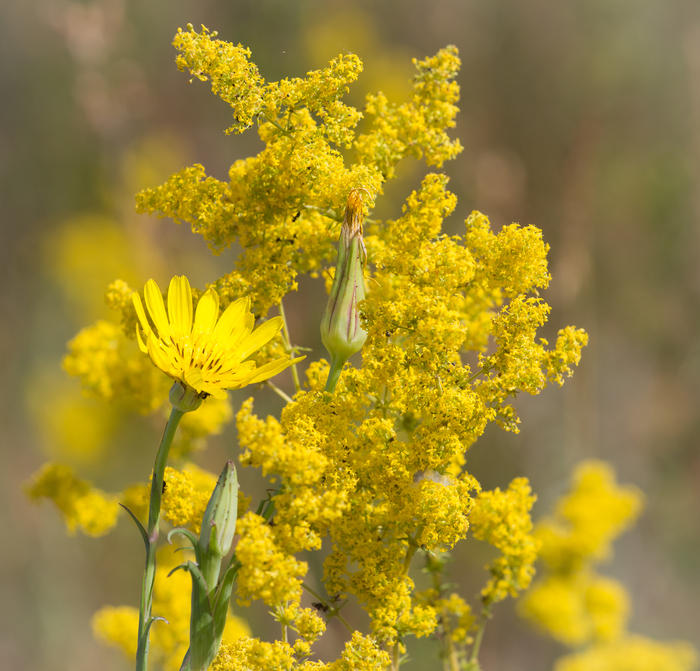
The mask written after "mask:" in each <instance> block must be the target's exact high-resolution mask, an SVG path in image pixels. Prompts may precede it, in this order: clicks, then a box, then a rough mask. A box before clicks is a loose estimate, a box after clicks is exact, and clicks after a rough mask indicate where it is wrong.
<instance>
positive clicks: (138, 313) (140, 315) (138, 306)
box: [131, 291, 151, 351]
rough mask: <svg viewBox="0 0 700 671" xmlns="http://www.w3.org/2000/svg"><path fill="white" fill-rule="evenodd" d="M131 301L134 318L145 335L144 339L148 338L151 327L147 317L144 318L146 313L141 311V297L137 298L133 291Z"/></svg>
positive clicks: (136, 293)
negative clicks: (134, 310)
mask: <svg viewBox="0 0 700 671" xmlns="http://www.w3.org/2000/svg"><path fill="white" fill-rule="evenodd" d="M131 300H132V302H133V303H134V308H135V309H136V316H137V317H138V320H139V322H141V327H142V328H143V332H144V333H145V334H146V337H148V334H149V333H150V332H151V325H150V324H149V323H148V317H146V311H145V310H144V309H143V303H142V302H141V296H139V293H138V291H134V293H133V294H131ZM137 331H138V330H137ZM144 351H145V350H144Z"/></svg>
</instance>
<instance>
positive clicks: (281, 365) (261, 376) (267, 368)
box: [245, 356, 306, 384]
mask: <svg viewBox="0 0 700 671" xmlns="http://www.w3.org/2000/svg"><path fill="white" fill-rule="evenodd" d="M305 358H306V357H305V356H300V357H299V358H297V359H277V361H271V362H270V363H266V364H265V365H264V366H260V368H258V369H257V370H256V371H255V372H254V374H253V375H251V377H249V378H246V380H245V384H255V383H256V382H264V381H265V380H269V379H270V378H271V377H274V376H275V375H277V373H281V372H282V371H283V370H284V369H285V368H289V366H291V365H292V364H293V363H297V361H302V360H303V359H305Z"/></svg>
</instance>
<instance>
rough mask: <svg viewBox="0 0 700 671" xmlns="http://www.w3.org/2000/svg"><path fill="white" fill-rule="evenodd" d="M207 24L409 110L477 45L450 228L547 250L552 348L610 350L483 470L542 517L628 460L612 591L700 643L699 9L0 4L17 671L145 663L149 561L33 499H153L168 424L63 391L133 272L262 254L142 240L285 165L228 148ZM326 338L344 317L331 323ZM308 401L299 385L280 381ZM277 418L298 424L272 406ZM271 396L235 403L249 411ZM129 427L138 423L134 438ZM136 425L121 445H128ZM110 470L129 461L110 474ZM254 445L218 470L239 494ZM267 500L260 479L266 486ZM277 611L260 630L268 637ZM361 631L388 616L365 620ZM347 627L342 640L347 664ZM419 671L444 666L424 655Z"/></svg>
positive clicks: (1, 215)
mask: <svg viewBox="0 0 700 671" xmlns="http://www.w3.org/2000/svg"><path fill="white" fill-rule="evenodd" d="M188 22H191V23H193V24H194V25H195V26H196V27H198V26H199V25H200V24H204V25H206V26H207V27H208V28H209V29H210V30H217V31H219V34H220V37H221V38H222V39H226V40H229V41H232V42H234V43H238V42H241V43H242V44H243V45H245V46H248V47H249V48H250V49H251V50H252V52H253V56H252V59H253V61H254V62H256V63H257V64H258V66H259V67H260V70H261V73H262V75H263V76H264V77H265V78H266V79H268V80H276V79H279V78H283V77H288V76H289V77H291V76H303V75H304V74H305V73H306V72H307V71H308V70H310V69H317V68H321V67H323V66H324V65H326V64H327V62H328V60H330V59H331V58H333V57H335V56H337V55H338V53H347V52H354V53H357V54H358V55H359V56H360V57H361V58H362V59H363V60H364V62H365V72H364V74H363V76H362V77H361V79H360V81H359V82H358V83H357V84H356V85H355V86H354V88H353V89H352V90H351V93H350V95H349V96H348V98H347V100H348V101H350V102H351V103H353V104H356V105H361V104H362V100H363V98H364V95H365V94H366V93H367V92H370V91H376V90H379V89H381V90H383V91H384V92H385V93H386V94H387V95H388V96H389V98H390V99H393V100H396V101H401V99H402V96H403V95H405V93H406V92H407V90H408V80H409V79H410V77H411V76H412V72H413V67H412V65H411V58H413V57H417V58H423V57H425V56H427V55H432V54H434V53H435V52H436V51H437V50H438V49H439V48H440V47H442V46H445V45H447V44H455V45H456V46H457V47H458V48H459V51H460V55H461V58H462V62H463V68H462V73H461V75H460V79H459V82H460V85H461V87H462V99H461V102H460V108H461V114H460V115H459V117H458V126H457V128H456V130H455V134H456V135H457V136H458V137H459V138H460V139H461V141H462V143H463V144H464V146H465V151H464V152H463V153H462V155H461V156H460V157H459V158H458V160H456V161H453V162H452V163H451V164H447V165H446V166H445V168H444V170H445V172H446V173H447V174H448V175H449V176H450V177H451V188H452V190H453V191H454V192H455V193H456V194H457V195H458V197H459V205H458V209H457V211H456V212H455V214H453V215H452V216H451V217H450V219H449V220H448V221H447V222H446V228H447V230H448V231H450V232H453V233H459V232H460V231H461V230H462V227H463V221H464V219H465V218H466V216H467V215H468V214H469V213H470V212H471V211H472V210H474V209H478V210H480V211H482V212H484V213H486V214H487V215H489V216H490V218H491V221H492V223H493V225H494V227H495V228H498V227H500V226H501V225H503V224H505V223H510V222H511V221H515V222H519V223H521V224H524V225H525V224H533V225H535V226H538V227H540V228H542V229H543V231H544V235H545V240H546V241H547V242H548V243H549V244H550V245H551V252H550V268H551V272H552V275H553V280H552V283H551V287H550V289H548V290H547V291H546V292H545V294H544V298H545V299H546V300H547V301H548V302H549V303H550V304H551V305H552V307H553V310H552V314H551V317H550V323H549V324H548V325H547V328H546V329H544V333H543V335H544V336H545V337H546V336H552V335H553V334H555V333H556V330H557V329H559V328H561V327H563V326H565V325H567V324H575V325H576V326H580V327H583V328H585V329H586V330H587V331H588V333H589V334H590V345H589V346H588V348H586V350H585V351H584V357H583V361H582V363H581V366H580V367H579V369H578V370H577V371H576V374H575V376H574V377H573V378H572V379H571V380H569V381H568V382H567V383H566V384H565V386H564V387H563V388H562V389H558V388H553V389H548V390H547V391H546V392H545V393H543V394H542V395H540V396H539V397H535V398H529V397H528V398H520V399H519V400H518V402H517V406H518V408H519V410H520V413H521V417H522V425H521V427H522V431H521V433H520V434H519V435H511V434H506V433H504V432H502V431H500V430H498V429H496V428H492V429H489V430H488V431H487V433H486V434H485V435H484V436H483V438H482V439H481V440H479V441H478V442H477V444H476V445H475V446H474V447H473V448H472V449H471V450H470V452H469V453H468V468H469V470H470V471H471V472H473V473H474V474H475V475H476V477H477V478H478V479H479V480H480V481H481V482H482V483H483V484H484V486H485V487H494V486H501V487H503V486H505V485H507V483H508V482H509V481H510V480H511V479H512V478H513V477H515V476H518V475H524V476H527V477H528V478H530V480H531V481H532V483H533V485H534V488H535V491H536V492H538V494H539V502H538V503H537V505H536V508H535V511H534V515H535V517H537V516H538V515H541V514H543V513H544V512H546V511H547V510H548V509H549V508H550V506H551V504H552V501H553V500H554V499H555V498H556V497H557V496H559V495H560V494H561V493H562V492H563V491H564V489H565V487H566V483H567V479H568V477H569V475H570V473H571V469H572V466H573V465H574V464H575V463H576V462H577V461H578V460H580V459H582V458H586V457H597V458H602V459H605V460H608V461H610V462H611V463H612V464H613V465H614V466H615V468H616V469H617V472H618V477H619V480H620V481H621V482H625V483H634V484H636V485H638V486H640V487H641V488H642V489H643V490H644V492H645V493H646V495H647V508H646V512H645V514H644V516H643V517H642V519H641V520H640V522H639V523H638V525H637V527H636V528H635V529H634V530H633V531H631V532H628V533H627V534H626V535H624V536H623V537H622V539H621V540H620V541H619V542H618V543H617V546H616V556H615V559H614V561H613V562H611V564H610V565H609V566H607V567H606V569H605V571H604V572H607V573H608V574H609V575H612V576H614V577H616V578H618V579H620V580H622V581H623V582H624V583H625V584H626V586H627V587H628V589H629V590H630V592H631V595H632V598H633V605H634V616H633V618H632V623H631V627H630V628H631V630H632V631H635V632H638V633H641V634H644V635H647V636H650V637H654V638H658V639H662V640H665V639H676V638H683V639H686V640H690V641H692V642H693V643H695V644H696V645H700V451H699V450H698V446H699V445H700V338H699V337H698V336H699V334H698V324H699V322H700V245H699V241H700V235H699V233H700V5H699V4H698V3H697V0H634V1H632V0H558V1H554V0H510V1H506V0H430V2H428V1H426V0H401V1H399V0H386V1H384V2H370V1H369V0H367V1H365V2H353V1H350V0H346V1H345V2H335V1H328V0H326V1H324V2H321V1H319V0H300V1H298V2H290V1H286V2H285V1H283V0H237V1H236V2H221V1H218V2H216V1H214V0H198V1H197V2H194V1H192V0H147V1H145V2H144V1H143V0H141V1H136V0H94V1H88V0H82V1H77V0H76V1H72V0H23V1H22V2H17V1H11V0H8V1H6V2H3V3H0V277H1V278H2V288H3V290H2V292H1V293H0V379H2V387H1V392H0V393H1V394H2V398H1V401H0V441H1V443H0V447H1V450H2V452H1V454H0V459H1V461H0V478H1V482H0V520H1V522H0V529H2V531H3V538H2V542H1V543H0V595H1V597H0V668H2V669H7V670H8V671H10V670H11V671H35V670H37V671H38V670H42V671H53V670H59V669H61V670H62V669H71V671H83V670H85V671H88V670H90V671H93V670H94V669H101V670H105V671H111V670H114V671H117V670H121V669H128V668H131V663H130V662H127V661H125V660H123V659H122V658H121V656H120V653H118V652H117V651H115V650H111V649H108V648H104V647H102V646H101V645H100V644H98V643H97V642H95V641H94V640H93V639H92V636H91V632H90V625H89V620H90V617H91V615H92V613H93V612H94V611H95V610H97V609H98V608H99V607H101V606H102V605H105V604H114V605H118V604H122V603H130V604H136V603H137V600H138V589H139V582H140V572H141V570H142V556H141V553H142V547H140V543H141V541H140V540H139V538H138V536H137V534H136V532H135V530H134V529H133V528H131V526H130V524H129V523H128V522H127V521H126V520H125V519H122V520H121V521H120V523H119V526H118V528H117V530H116V531H115V532H113V533H112V534H111V535H110V536H107V537H105V538H102V539H96V540H95V539H89V538H85V537H83V536H81V535H78V536H75V537H72V538H69V537H67V535H66V533H65V529H64V526H63V524H62V522H61V520H60V519H59V517H58V514H57V513H56V512H55V510H54V509H53V508H52V507H51V506H49V505H48V504H44V505H42V506H40V507H36V506H33V505H31V504H30V503H29V502H28V501H27V500H26V497H25V495H24V494H23V491H22V485H23V483H25V482H26V481H27V479H28V478H29V477H30V475H31V474H32V473H33V472H34V471H35V470H36V469H37V468H38V467H39V466H40V465H41V464H42V463H44V462H45V461H46V460H47V459H53V458H55V459H60V460H62V461H64V462H67V463H70V464H72V465H74V466H75V468H76V469H77V470H78V471H79V473H80V474H81V475H83V476H84V477H88V478H90V479H92V480H93V481H94V482H95V483H96V484H97V485H98V486H100V487H102V488H104V489H107V490H110V491H115V490H118V489H119V488H121V487H123V486H124V485H125V484H126V483H129V482H133V481H135V480H138V479H145V477H146V474H147V473H148V472H149V470H150V468H151V464H152V459H153V454H154V452H155V448H156V445H157V440H158V438H159V434H160V432H161V431H162V421H161V419H160V418H148V419H144V418H128V419H125V418H123V417H122V416H119V417H117V418H116V419H115V417H114V416H112V415H111V414H110V411H109V409H105V408H104V407H102V406H100V404H98V403H96V402H89V401H87V400H85V401H83V400H80V394H79V389H78V385H77V382H74V381H73V380H69V379H68V378H67V376H66V375H65V374H64V373H63V372H62V370H61V369H60V361H61V358H62V356H63V354H64V352H65V345H66V342H67V341H68V340H69V339H70V338H71V337H73V335H75V333H76V332H77V331H78V330H79V329H80V328H82V327H83V326H85V325H87V324H89V323H91V322H92V321H94V320H95V319H96V318H99V317H103V318H108V311H107V308H106V307H105V306H104V304H103V303H102V296H103V293H104V290H105V288H106V285H107V283H108V282H110V281H112V280H113V279H115V278H116V277H122V278H123V279H125V280H127V281H129V282H130V283H132V285H134V286H141V285H142V284H143V283H144V282H145V280H146V279H148V278H149V277H154V278H155V279H156V280H157V281H158V282H159V283H160V284H161V286H164V285H165V283H166V282H167V280H168V279H169V278H170V277H171V276H172V275H173V274H175V273H178V274H183V273H184V274H186V275H188V276H189V277H190V278H191V279H192V281H193V283H194V284H196V285H198V286H203V285H204V284H205V283H206V282H211V281H213V280H215V279H216V278H217V277H219V276H220V275H221V274H223V272H225V271H226V270H227V269H228V268H230V265H231V263H232V261H233V259H234V258H235V252H233V251H227V252H225V253H224V254H222V255H221V256H219V257H212V256H211V255H210V254H209V253H208V251H207V249H206V246H205V245H204V243H203V242H202V241H201V239H200V238H198V237H196V236H194V235H193V234H192V233H191V232H190V231H189V230H188V229H187V228H186V227H176V226H174V225H173V224H172V223H171V222H169V221H165V220H156V219H149V218H147V217H139V216H137V215H136V214H134V211H133V195H134V193H135V192H136V191H137V190H138V189H141V188H144V187H146V186H154V185H156V184H159V183H160V182H161V181H162V180H163V179H164V178H165V177H166V176H167V175H168V174H169V173H170V172H174V171H176V170H178V169H179V168H181V167H183V166H185V165H191V164H192V163H195V162H201V163H203V164H204V165H205V167H206V169H207V172H208V173H209V174H212V175H214V176H215V177H218V178H220V179H225V178H226V174H227V170H228V167H229V165H230V164H231V163H232V162H233V161H235V160H236V159H238V158H244V157H245V156H248V155H250V154H251V153H253V152H256V151H257V150H258V149H259V148H260V143H259V141H258V140H257V137H256V135H255V132H254V131H251V132H248V133H246V134H244V135H243V136H239V137H235V136H226V135H224V133H223V130H224V129H225V128H226V127H227V126H228V125H229V116H230V110H229V108H228V106H227V105H226V104H225V103H223V102H222V101H220V100H219V99H218V98H216V97H214V96H213V95H212V94H211V93H210V91H209V89H208V86H207V85H206V84H202V83H200V82H194V83H193V84H191V85H188V76H187V75H186V74H183V73H180V72H178V70H177V68H176V67H175V65H174V58H175V51H174V49H173V48H172V47H171V45H170V43H171V40H172V37H173V35H174V34H175V32H176V31H177V28H178V27H179V26H182V27H183V28H184V27H185V25H186V24H187V23H188ZM425 172H426V170H425V166H424V164H422V163H417V162H415V161H412V162H411V163H410V164H407V165H403V166H402V167H401V169H400V171H399V179H398V180H396V181H395V182H393V183H390V184H388V185H387V188H386V196H385V198H384V199H382V200H380V203H379V206H378V210H377V213H376V214H377V216H380V217H396V216H398V215H399V213H400V208H401V204H402V201H403V199H404V198H405V197H406V196H407V195H408V193H409V192H410V190H411V189H412V188H414V187H415V186H416V185H417V184H418V182H419V181H420V178H421V177H422V175H423V174H424V173H425ZM309 304H315V305H316V309H317V311H318V314H319V315H320V313H321V312H322V310H323V307H324V304H325V296H324V293H323V288H322V280H315V281H313V280H309V279H305V280H303V281H301V282H300V288H299V292H298V294H297V295H296V296H295V297H290V299H289V305H288V306H287V314H288V316H289V318H290V322H291V323H290V328H291V330H292V338H293V340H294V341H295V342H296V343H298V344H302V345H309V346H312V347H314V348H315V351H314V353H313V354H312V356H311V357H310V358H314V359H315V358H318V357H320V356H323V351H322V349H321V346H320V339H319V337H318V327H317V324H318V319H317V317H316V315H315V314H310V311H309V309H308V306H309ZM319 318H320V317H319ZM280 384H281V386H283V387H285V388H286V389H288V390H289V389H290V388H291V385H290V381H289V380H288V379H284V378H282V379H281V382H280ZM257 396H258V397H259V401H256V407H257V408H258V411H259V412H261V413H264V412H272V413H276V412H279V409H280V405H279V403H278V399H276V397H273V396H272V395H271V394H270V393H269V391H268V390H263V391H262V392H260V393H259V394H257ZM245 397H246V394H245V393H244V392H240V393H238V394H237V395H234V396H233V400H234V404H235V406H238V405H239V404H240V402H241V400H242V399H243V398H245ZM117 420H118V421H117ZM110 423H112V424H114V427H113V428H115V430H116V432H111V433H106V432H105V427H110ZM100 450H102V451H100ZM236 454H237V448H236V444H235V430H231V429H229V430H227V432H226V433H225V434H224V435H223V436H220V437H217V438H215V439H214V440H212V441H211V445H210V447H209V449H208V450H207V452H206V453H203V454H201V455H200V458H199V461H200V463H202V464H203V465H205V466H208V467H210V468H211V469H212V470H214V471H216V472H218V471H219V470H220V468H221V464H222V462H223V459H225V458H226V457H234V456H235V455H236ZM243 477H251V478H253V480H255V479H256V478H257V480H255V481H256V482H257V483H258V484H257V485H256V486H261V485H260V483H259V482H258V481H259V478H258V476H257V474H250V475H248V474H246V475H244V476H243ZM476 545H477V544H476V543H475V542H472V543H466V544H464V547H459V548H458V550H457V551H456V552H455V553H454V556H455V563H454V564H453V565H452V568H453V577H454V580H455V581H456V582H458V583H459V584H460V585H461V593H462V595H463V596H465V597H466V598H467V599H469V600H471V601H472V603H475V601H476V598H475V595H476V593H477V592H478V590H479V588H480V586H481V584H482V583H483V580H484V574H483V572H481V569H482V567H483V564H484V562H485V559H484V557H483V555H482V550H481V549H479V548H477V547H476ZM265 618H266V616H265V613H264V609H258V610H256V611H255V612H254V613H253V618H252V621H251V624H252V625H253V628H254V630H256V633H258V634H260V635H262V636H264V637H268V636H271V635H274V633H275V632H276V629H275V631H269V629H270V626H271V625H270V621H269V620H266V619H265ZM357 621H361V618H360V617H359V615H357ZM341 636H342V632H340V631H339V630H337V629H335V627H331V628H330V630H329V634H328V635H327V639H328V640H327V642H326V643H324V646H325V647H322V649H321V654H322V655H332V654H333V651H334V650H335V649H336V648H337V645H339V637H341ZM411 652H412V656H413V659H414V661H413V662H412V664H409V665H407V667H406V668H407V669H411V668H414V669H419V668H440V665H439V663H438V662H437V660H435V662H434V663H430V662H429V660H430V659H431V657H430V655H431V654H432V653H433V650H432V649H431V648H430V646H427V645H425V644H420V645H417V646H416V647H415V648H414V649H411ZM562 653H563V648H561V647H559V646H558V645H556V644H554V643H552V642H551V641H549V640H547V639H545V638H543V637H541V636H540V635H539V634H537V633H536V632H534V631H532V630H530V629H529V627H528V626H527V625H526V624H524V623H521V622H519V621H518V619H517V617H516V616H515V614H514V611H513V604H511V603H505V604H502V605H499V606H498V607H497V609H496V617H495V619H494V620H493V621H492V622H491V623H490V624H489V626H488V627H487V629H486V635H485V639H484V645H483V653H482V663H483V667H484V668H485V669H487V670H489V669H491V670H497V669H509V670H510V671H518V670H522V671H540V670H546V669H548V668H551V665H552V660H553V659H555V658H556V657H557V656H558V655H560V654H562Z"/></svg>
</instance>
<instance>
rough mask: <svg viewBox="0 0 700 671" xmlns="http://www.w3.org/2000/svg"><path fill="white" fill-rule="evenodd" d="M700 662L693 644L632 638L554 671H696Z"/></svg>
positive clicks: (585, 654)
mask: <svg viewBox="0 0 700 671" xmlns="http://www.w3.org/2000/svg"><path fill="white" fill-rule="evenodd" d="M698 661H700V660H699V658H698V653H697V651H696V650H695V649H694V648H693V646H692V645H690V644H689V643H685V642H682V641H679V642H671V643H659V642H657V641H652V640H649V639H647V638H643V637H642V636H633V635H631V634H629V635H627V636H625V637H623V638H620V639H618V640H616V641H614V642H612V643H606V644H604V645H600V646H595V647H593V648H591V649H589V650H586V651H585V652H580V653H577V654H573V655H569V656H567V657H563V658H562V659H560V660H559V661H558V662H557V663H556V665H555V667H554V671H693V669H697V668H698Z"/></svg>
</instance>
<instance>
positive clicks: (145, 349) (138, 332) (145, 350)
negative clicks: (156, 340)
mask: <svg viewBox="0 0 700 671" xmlns="http://www.w3.org/2000/svg"><path fill="white" fill-rule="evenodd" d="M148 333H149V334H150V330H149V332H148ZM146 338H148V335H146ZM136 340H137V341H138V343H139V349H140V350H141V351H142V352H143V353H144V354H148V347H147V346H146V343H145V342H144V341H143V336H142V335H141V329H140V328H139V325H138V324H136Z"/></svg>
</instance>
